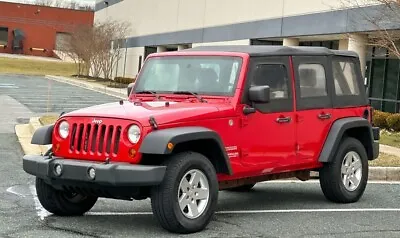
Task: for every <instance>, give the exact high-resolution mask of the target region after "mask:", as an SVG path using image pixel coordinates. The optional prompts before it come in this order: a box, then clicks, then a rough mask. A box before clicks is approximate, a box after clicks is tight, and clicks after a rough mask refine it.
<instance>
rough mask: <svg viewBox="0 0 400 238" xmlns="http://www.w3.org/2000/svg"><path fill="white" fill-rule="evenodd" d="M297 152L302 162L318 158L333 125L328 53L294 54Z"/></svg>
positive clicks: (299, 160)
mask: <svg viewBox="0 0 400 238" xmlns="http://www.w3.org/2000/svg"><path fill="white" fill-rule="evenodd" d="M293 66H294V71H295V79H296V80H295V81H296V83H295V85H296V109H297V116H296V121H297V127H296V138H297V145H296V152H297V159H298V162H299V163H302V162H311V161H315V160H316V159H317V158H318V156H319V153H320V151H321V148H322V146H323V144H324V142H325V138H326V136H327V135H328V132H329V129H330V127H331V125H332V121H333V118H332V113H333V110H332V99H331V95H332V87H330V86H329V85H330V84H329V83H328V82H332V78H331V72H330V67H329V65H328V57H327V56H294V57H293Z"/></svg>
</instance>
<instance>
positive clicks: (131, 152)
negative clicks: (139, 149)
mask: <svg viewBox="0 0 400 238" xmlns="http://www.w3.org/2000/svg"><path fill="white" fill-rule="evenodd" d="M128 156H129V158H133V157H135V156H136V150H135V149H133V148H131V149H129V151H128Z"/></svg>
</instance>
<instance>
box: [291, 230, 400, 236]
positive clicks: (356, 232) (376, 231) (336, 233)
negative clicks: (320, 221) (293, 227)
mask: <svg viewBox="0 0 400 238" xmlns="http://www.w3.org/2000/svg"><path fill="white" fill-rule="evenodd" d="M380 232H400V230H399V229H382V230H379V229H374V230H364V231H345V232H328V233H309V234H306V235H302V236H298V237H310V236H324V237H325V236H335V235H349V234H363V233H374V234H376V233H380Z"/></svg>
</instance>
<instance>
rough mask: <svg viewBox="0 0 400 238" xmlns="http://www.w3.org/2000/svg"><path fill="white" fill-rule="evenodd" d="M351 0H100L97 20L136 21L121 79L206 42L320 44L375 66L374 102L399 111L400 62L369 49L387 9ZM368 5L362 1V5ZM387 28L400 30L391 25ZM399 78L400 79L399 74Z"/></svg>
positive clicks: (371, 74) (369, 71)
mask: <svg viewBox="0 0 400 238" xmlns="http://www.w3.org/2000/svg"><path fill="white" fill-rule="evenodd" d="M343 2H347V1H343V0H248V1H243V0H97V1H96V12H95V21H104V20H107V19H114V20H124V21H130V22H131V23H132V26H133V27H132V32H131V33H130V36H129V37H128V38H127V39H126V40H127V49H126V54H125V55H124V57H122V59H121V62H119V63H118V69H117V70H116V72H115V75H118V76H126V77H133V76H135V75H136V74H137V72H138V70H139V69H140V67H141V65H142V64H143V61H144V60H145V58H146V56H147V55H148V54H150V53H153V52H162V51H173V50H181V49H185V48H187V47H196V46H200V45H217V44H225V45H226V44H230V45H233V44H235V45H238V44H239V45H255V44H283V45H287V46H296V45H306V46H310V45H313V46H314V45H315V46H325V47H328V48H331V49H342V50H347V49H348V50H353V51H355V52H357V53H358V54H359V56H360V60H361V65H362V66H367V67H366V71H365V76H366V77H367V78H368V79H369V80H368V85H369V96H370V98H371V102H372V105H373V106H374V107H375V108H377V109H382V110H385V111H392V112H395V111H396V112H397V111H399V105H400V95H399V92H400V90H399V87H400V84H399V74H400V73H399V72H400V65H399V61H398V60H397V59H390V58H389V57H387V56H386V54H383V57H382V56H378V54H376V53H375V54H374V52H377V50H375V49H374V48H372V47H368V46H367V42H368V38H369V37H370V36H371V35H372V34H374V31H376V27H375V26H374V25H373V24H370V23H369V22H368V21H367V20H366V19H365V18H363V17H362V15H363V14H366V13H368V14H374V13H377V12H380V11H379V10H377V9H380V8H381V7H382V6H379V5H374V6H371V5H370V6H363V7H361V8H360V7H358V8H349V7H350V6H349V5H347V6H346V7H343ZM358 2H360V1H358ZM385 28H387V29H390V30H391V29H396V30H397V29H399V28H400V26H398V25H396V24H390V23H387V25H385ZM393 75H395V76H393Z"/></svg>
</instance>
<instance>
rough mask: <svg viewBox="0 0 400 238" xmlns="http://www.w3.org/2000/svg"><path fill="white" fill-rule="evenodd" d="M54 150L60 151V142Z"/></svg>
mask: <svg viewBox="0 0 400 238" xmlns="http://www.w3.org/2000/svg"><path fill="white" fill-rule="evenodd" d="M54 151H55V152H58V151H60V144H59V143H57V144H56V146H55V147H54Z"/></svg>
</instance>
